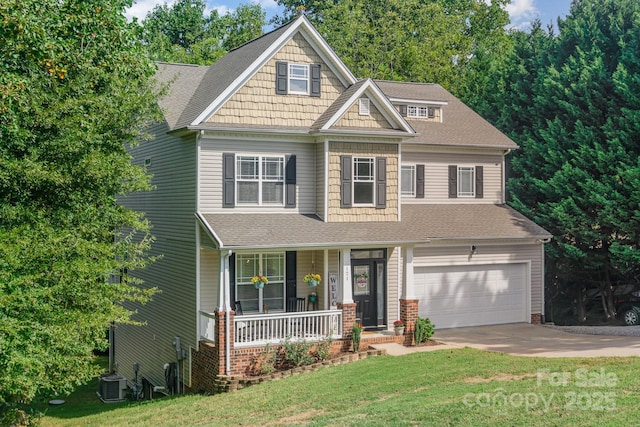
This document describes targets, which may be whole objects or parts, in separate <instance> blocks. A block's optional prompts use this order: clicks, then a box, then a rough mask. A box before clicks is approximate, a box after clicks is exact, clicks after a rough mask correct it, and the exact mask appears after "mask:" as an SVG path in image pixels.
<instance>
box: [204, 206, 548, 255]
mask: <svg viewBox="0 0 640 427" xmlns="http://www.w3.org/2000/svg"><path fill="white" fill-rule="evenodd" d="M197 217H198V219H199V220H200V221H201V222H202V223H203V225H204V226H205V227H206V228H207V229H208V230H209V231H210V232H211V234H212V237H213V238H214V239H215V240H216V241H217V244H218V245H219V247H220V248H221V249H260V248H303V247H309V248H321V247H324V248H329V247H344V246H348V247H357V246H360V247H364V246H402V245H413V244H419V243H425V242H429V241H432V240H444V239H534V238H548V237H551V235H550V234H549V233H548V232H547V231H545V230H544V229H542V228H541V227H539V226H538V225H536V224H535V223H533V222H532V221H530V220H529V219H527V218H526V217H525V216H523V215H521V214H520V213H518V212H516V211H515V210H513V209H512V208H510V207H508V206H506V205H488V204H487V205H461V204H459V205H426V204H425V205H405V206H402V221H400V222H324V221H322V219H320V218H319V217H318V216H317V215H302V214H259V213H256V214H237V213H236V214H234V213H229V214H226V213H224V214H206V213H205V214H201V213H198V214H197Z"/></svg>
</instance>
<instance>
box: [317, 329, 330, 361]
mask: <svg viewBox="0 0 640 427" xmlns="http://www.w3.org/2000/svg"><path fill="white" fill-rule="evenodd" d="M332 342H333V338H331V335H329V336H328V337H327V338H325V339H323V340H322V341H320V342H319V343H318V344H316V354H317V355H318V360H327V359H328V358H329V356H331V343H332Z"/></svg>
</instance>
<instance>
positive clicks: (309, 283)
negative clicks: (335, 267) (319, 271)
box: [307, 279, 318, 286]
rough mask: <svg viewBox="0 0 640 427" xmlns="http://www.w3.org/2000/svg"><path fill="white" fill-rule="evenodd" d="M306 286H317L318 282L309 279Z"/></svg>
mask: <svg viewBox="0 0 640 427" xmlns="http://www.w3.org/2000/svg"><path fill="white" fill-rule="evenodd" d="M307 285H309V286H318V281H317V280H316V279H311V280H309V282H308V283H307Z"/></svg>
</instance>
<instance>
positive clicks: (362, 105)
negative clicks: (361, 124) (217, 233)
mask: <svg viewBox="0 0 640 427" xmlns="http://www.w3.org/2000/svg"><path fill="white" fill-rule="evenodd" d="M359 101H360V102H359V108H358V113H359V114H360V115H361V116H369V115H371V103H370V100H369V98H360V100H359Z"/></svg>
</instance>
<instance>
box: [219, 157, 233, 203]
mask: <svg viewBox="0 0 640 427" xmlns="http://www.w3.org/2000/svg"><path fill="white" fill-rule="evenodd" d="M235 161H236V159H235V155H234V154H233V153H223V154H222V178H223V183H222V207H224V208H232V207H233V206H234V204H235V178H236V173H235Z"/></svg>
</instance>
